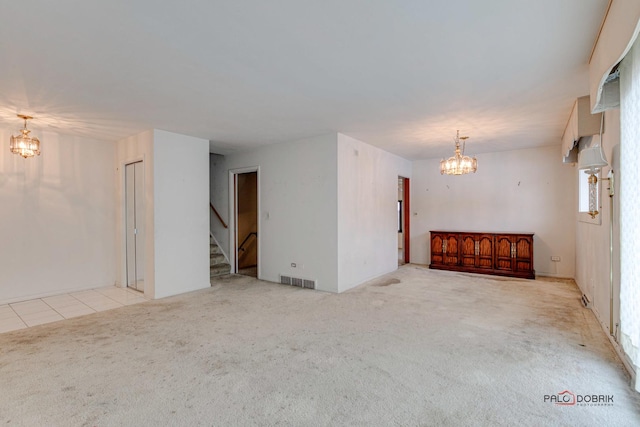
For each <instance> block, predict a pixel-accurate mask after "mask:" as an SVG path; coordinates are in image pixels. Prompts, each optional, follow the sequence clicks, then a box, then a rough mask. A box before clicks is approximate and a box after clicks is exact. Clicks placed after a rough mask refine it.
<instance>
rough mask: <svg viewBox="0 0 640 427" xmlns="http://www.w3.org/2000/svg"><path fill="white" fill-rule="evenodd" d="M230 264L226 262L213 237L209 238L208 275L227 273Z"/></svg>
mask: <svg viewBox="0 0 640 427" xmlns="http://www.w3.org/2000/svg"><path fill="white" fill-rule="evenodd" d="M230 271H231V266H230V265H229V263H228V262H227V258H226V257H225V256H224V253H223V252H222V249H220V246H218V244H217V243H216V242H215V240H213V239H209V277H210V278H211V277H216V276H224V275H225V274H229V272H230Z"/></svg>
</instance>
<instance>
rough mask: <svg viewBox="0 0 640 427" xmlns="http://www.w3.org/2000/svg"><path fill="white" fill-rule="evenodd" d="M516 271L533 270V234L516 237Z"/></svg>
mask: <svg viewBox="0 0 640 427" xmlns="http://www.w3.org/2000/svg"><path fill="white" fill-rule="evenodd" d="M514 240H515V254H514V255H515V271H516V272H529V271H533V236H516V237H515V239H514Z"/></svg>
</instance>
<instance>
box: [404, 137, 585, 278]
mask: <svg viewBox="0 0 640 427" xmlns="http://www.w3.org/2000/svg"><path fill="white" fill-rule="evenodd" d="M476 157H477V159H478V171H477V172H476V173H475V174H469V175H461V176H447V175H440V168H439V159H428V160H420V161H415V162H414V163H413V179H412V183H411V184H412V185H411V211H412V216H411V219H412V222H411V262H413V263H418V264H428V263H429V260H430V256H431V254H430V247H429V231H430V230H454V231H466V230H469V231H488V232H533V233H535V236H534V268H535V270H536V274H540V275H548V276H556V277H571V278H573V277H574V276H575V245H574V244H575V230H576V227H575V211H576V209H577V182H576V178H575V177H576V168H575V167H573V166H569V165H564V164H562V161H561V157H560V147H559V146H557V145H556V146H549V147H541V148H534V149H525V150H514V151H504V152H496V153H485V154H479V155H477V156H476ZM551 256H559V257H560V259H561V261H560V262H554V261H551Z"/></svg>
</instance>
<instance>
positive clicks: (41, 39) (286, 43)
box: [0, 0, 607, 159]
mask: <svg viewBox="0 0 640 427" xmlns="http://www.w3.org/2000/svg"><path fill="white" fill-rule="evenodd" d="M606 7H607V1H606V0H561V1H559V0H529V1H527V0H483V1H478V0H439V1H435V0H432V1H428V0H417V1H388V0H378V1H375V0H350V1H344V0H323V1H299V0H281V1H270V2H265V1H257V0H256V1H241V0H236V1H204V0H202V1H182V2H178V1H164V2H158V1H151V0H129V1H120V0H112V1H97V0H96V1H68V0H61V1H56V2H43V1H32V0H21V1H19V2H18V1H12V2H9V1H4V2H2V4H0V16H2V17H3V18H4V19H3V22H2V25H0V40H2V43H1V44H0V64H1V66H0V125H1V126H3V127H6V126H14V127H16V128H18V127H19V126H20V123H19V122H18V120H17V119H16V118H15V114H16V113H19V112H23V113H31V114H33V115H35V116H36V120H34V121H33V125H32V127H33V128H34V129H41V130H55V131H57V132H60V133H66V134H74V135H91V136H93V137H96V138H99V139H110V140H115V139H119V138H122V137H126V136H129V135H132V134H135V133H138V132H141V131H143V130H146V129H149V128H158V129H164V130H167V131H171V132H177V133H182V134H185V135H191V136H196V137H200V138H205V139H208V140H210V141H211V144H210V145H211V147H212V151H213V152H219V153H222V154H226V153H230V152H233V151H239V150H246V149H248V148H251V147H256V146H259V145H263V144H271V143H276V142H282V141H290V140H295V139H300V138H304V137H309V136H315V135H320V134H324V133H329V132H342V133H345V134H347V135H349V136H352V137H354V138H357V139H360V140H362V141H364V142H367V143H370V144H373V145H375V146H378V147H381V148H383V149H385V150H387V151H390V152H392V153H395V154H398V155H400V156H403V157H405V158H408V159H419V158H429V157H441V156H445V155H447V156H448V155H450V154H451V153H452V152H453V137H454V136H455V132H456V129H460V131H461V134H465V135H469V136H470V139H469V140H468V144H467V153H468V154H475V153H481V152H490V151H502V150H511V149H518V148H527V147H536V146H547V145H553V144H559V143H560V136H561V135H562V131H563V129H564V126H565V124H566V121H567V119H568V116H569V113H570V110H571V105H572V103H573V101H574V100H575V98H577V97H578V96H582V95H585V94H587V93H588V60H589V55H590V52H591V48H592V46H593V44H594V41H595V38H596V36H597V33H598V29H599V26H600V23H601V21H602V18H603V16H604V13H605V10H606Z"/></svg>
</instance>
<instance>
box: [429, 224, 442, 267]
mask: <svg viewBox="0 0 640 427" xmlns="http://www.w3.org/2000/svg"><path fill="white" fill-rule="evenodd" d="M443 243H444V235H442V234H441V233H434V232H431V265H442V264H444V250H443V248H444V245H443Z"/></svg>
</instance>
